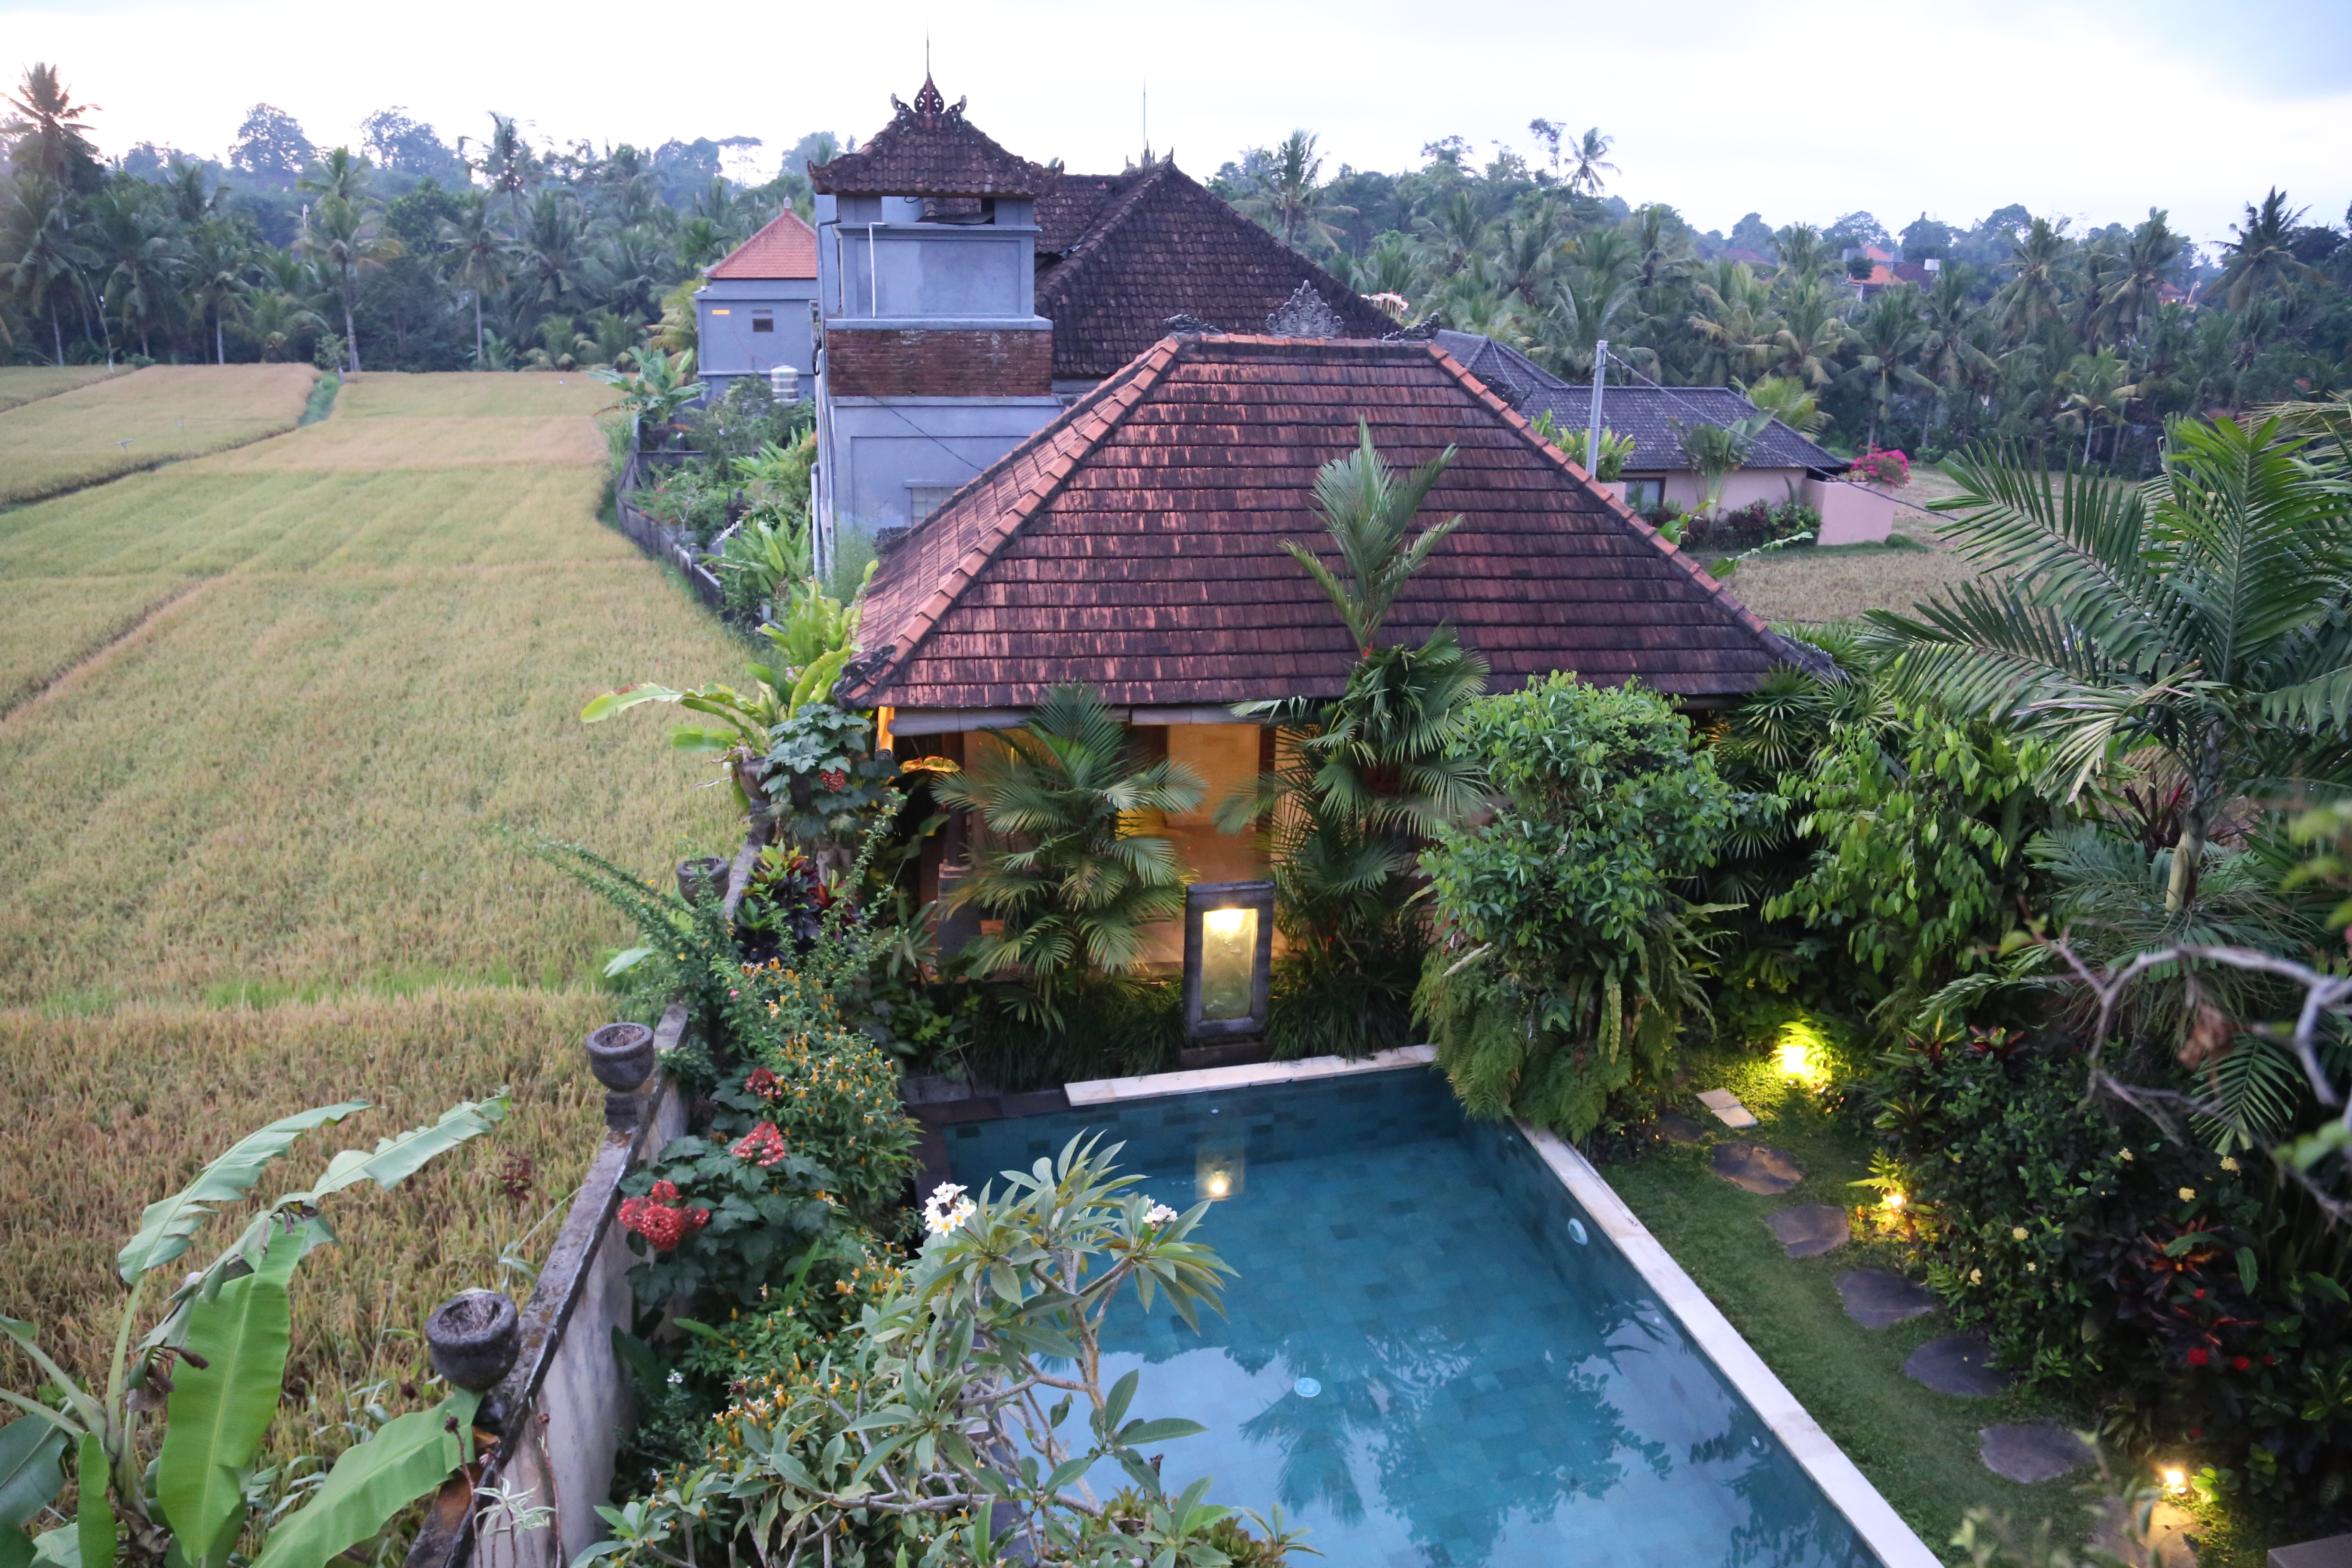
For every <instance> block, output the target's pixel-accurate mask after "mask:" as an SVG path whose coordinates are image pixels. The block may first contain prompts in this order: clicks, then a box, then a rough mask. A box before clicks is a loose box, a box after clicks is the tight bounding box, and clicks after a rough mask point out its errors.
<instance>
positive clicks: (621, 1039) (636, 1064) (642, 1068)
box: [588, 1024, 654, 1094]
mask: <svg viewBox="0 0 2352 1568" xmlns="http://www.w3.org/2000/svg"><path fill="white" fill-rule="evenodd" d="M588 1070H589V1071H591V1072H593V1073H594V1074H595V1075H596V1081H597V1082H598V1083H601V1084H603V1085H604V1087H605V1088H606V1089H614V1090H616V1091H618V1092H620V1093H622V1094H626V1093H628V1092H629V1091H630V1090H631V1089H635V1088H636V1087H637V1086H638V1085H639V1084H641V1083H643V1082H645V1081H646V1079H647V1078H649V1077H651V1076H652V1074H653V1070H654V1032H653V1031H652V1030H651V1029H649V1028H647V1027H646V1026H645V1025H643V1024H607V1025H605V1026H604V1027H603V1028H601V1029H596V1030H593V1031H592V1032H591V1033H590V1034H589V1036H588Z"/></svg>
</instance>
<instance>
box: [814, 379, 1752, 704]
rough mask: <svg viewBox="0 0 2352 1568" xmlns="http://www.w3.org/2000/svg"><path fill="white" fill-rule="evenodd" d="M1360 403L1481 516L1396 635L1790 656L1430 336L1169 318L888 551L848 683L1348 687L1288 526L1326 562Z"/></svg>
mask: <svg viewBox="0 0 2352 1568" xmlns="http://www.w3.org/2000/svg"><path fill="white" fill-rule="evenodd" d="M1359 417H1361V418H1363V419H1365V420H1367V421H1369V423H1370V428H1371V433H1372V438H1373V440H1374V441H1375V442H1376V443H1377V444H1378V445H1379V447H1380V449H1381V454H1382V455H1383V457H1385V458H1387V459H1388V460H1389V461H1390V462H1391V463H1392V464H1395V465H1398V466H1400V467H1404V466H1410V465H1413V464H1418V463H1423V462H1426V461H1428V460H1429V459H1430V458H1433V457H1435V456H1437V454H1438V453H1439V452H1440V451H1442V450H1444V448H1445V447H1447V446H1449V445H1451V446H1453V447H1456V448H1457V449H1458V450H1457V456H1456V457H1455V459H1454V464H1453V466H1452V467H1451V468H1449V469H1448V470H1447V471H1446V474H1445V476H1444V479H1441V480H1440V481H1439V483H1438V485H1437V488H1436V489H1434V490H1433V492H1432V494H1431V496H1430V498H1429V502H1428V505H1427V506H1426V508H1425V509H1424V511H1423V515H1424V516H1425V517H1426V518H1427V519H1428V520H1430V521H1436V520H1439V519H1443V518H1445V517H1447V516H1450V515H1452V514H1453V513H1454V512H1460V513H1461V514H1462V515H1463V517H1464V519H1465V521H1464V523H1463V526H1462V527H1461V528H1459V529H1458V530H1456V531H1454V534H1453V535H1452V537H1450V538H1448V539H1447V540H1446V541H1445V542H1444V544H1442V545H1441V546H1440V547H1439V548H1438V550H1437V551H1436V552H1435V553H1434V554H1433V556H1432V558H1431V560H1430V562H1429V563H1428V564H1427V565H1426V566H1425V567H1424V568H1423V570H1422V572H1421V574H1420V575H1419V576H1417V577H1416V578H1415V579H1414V580H1413V582H1412V584H1410V585H1409V586H1408V587H1407V588H1406V589H1405V591H1404V593H1403V594H1402V595H1401V596H1400V597H1399V599H1398V601H1397V604H1396V607H1395V609H1394V611H1393V612H1392V613H1391V616H1390V617H1389V621H1388V624H1387V626H1386V628H1385V629H1384V632H1383V634H1382V636H1383V640H1385V641H1388V642H1391V643H1402V642H1419V641H1420V640H1421V639H1423V637H1427V636H1428V635H1429V634H1430V633H1431V632H1432V631H1433V630H1434V629H1435V628H1436V627H1437V626H1439V625H1440V624H1441V623H1443V624H1448V625H1451V626H1453V627H1454V629H1455V631H1456V632H1457V633H1459V635H1460V636H1461V637H1462V639H1463V640H1464V641H1465V643H1467V644H1468V645H1469V646H1470V647H1474V648H1475V649H1477V650H1478V652H1479V653H1481V654H1482V655H1484V656H1485V657H1486V659H1487V661H1488V662H1489V664H1490V665H1491V666H1492V667H1493V677H1492V684H1493V686H1494V687H1495V688H1496V689H1510V688H1514V687H1517V686H1518V685H1520V684H1522V683H1523V682H1524V681H1526V680H1527V679H1528V678H1529V677H1531V676H1536V675H1539V674H1542V673H1545V672H1548V671H1551V670H1574V671H1577V672H1579V673H1580V674H1582V675H1583V676H1585V677H1586V678H1587V679H1591V680H1595V681H1599V682H1602V683H1609V684H1613V683H1617V682H1622V681H1624V680H1628V679H1640V680H1641V681H1643V683H1645V684H1647V685H1649V686H1651V687H1652V688H1654V689H1658V690H1661V691H1665V692H1670V693H1675V694H1678V695H1684V696H1709V695H1717V694H1725V693H1730V692H1737V691H1742V690H1745V689H1748V687H1750V686H1751V685H1752V684H1753V683H1754V682H1755V680H1756V679H1757V678H1758V677H1759V676H1760V675H1761V674H1763V673H1764V671H1766V670H1767V669H1769V668H1771V667H1772V666H1773V665H1774V664H1776V663H1780V662H1785V661H1787V660H1788V659H1789V658H1790V657H1791V650H1790V647H1789V645H1787V644H1785V643H1783V642H1782V641H1781V640H1780V638H1778V637H1774V636H1773V635H1772V634H1771V633H1770V632H1769V630H1767V628H1766V627H1765V626H1764V625H1763V623H1762V622H1760V621H1759V620H1758V619H1757V618H1756V616H1753V615H1752V614H1750V613H1749V612H1748V610H1747V609H1746V608H1745V607H1744V606H1743V605H1740V604H1739V602H1738V600H1736V599H1734V598H1732V597H1731V596H1730V595H1728V594H1727V593H1725V592H1724V590H1723V589H1722V587H1721V586H1720V585H1718V584H1716V583H1715V582H1714V580H1713V579H1711V578H1709V577H1708V576H1707V575H1706V573H1705V572H1704V571H1702V570H1701V569H1700V568H1699V567H1698V566H1697V564H1696V563H1694V562H1693V561H1691V560H1690V558H1688V557H1687V556H1685V555H1683V554H1682V553H1681V552H1678V551H1676V550H1675V549H1674V547H1673V546H1671V545H1669V544H1667V543H1666V542H1664V540H1663V539H1661V538H1660V537H1659V536H1658V535H1657V534H1656V533H1655V532H1654V531H1653V530H1651V529H1650V528H1649V527H1648V526H1646V525H1645V524H1643V522H1642V521H1639V520H1638V519H1636V518H1635V517H1633V514H1632V513H1630V512H1628V511H1627V510H1625V509H1624V507H1623V506H1622V503H1620V502H1618V501H1616V500H1613V499H1612V498H1611V497H1609V496H1608V495H1607V494H1605V493H1604V492H1602V491H1601V490H1599V489H1596V488H1595V487H1594V486H1592V485H1591V483H1590V482H1589V481H1588V480H1587V479H1585V477H1584V475H1583V473H1582V471H1581V470H1580V469H1579V468H1575V467H1574V466H1573V465H1571V464H1570V463H1569V461H1568V460H1567V458H1564V457H1562V456H1561V455H1560V454H1559V452H1558V451H1556V450H1555V449H1553V448H1552V447H1549V446H1546V445H1545V444H1543V443H1542V442H1539V441H1538V440H1536V439H1535V437H1533V435H1532V434H1531V433H1530V432H1529V430H1528V425H1527V422H1526V421H1525V420H1524V419H1522V418H1521V417H1520V416H1518V415H1517V414H1516V413H1514V412H1512V411H1511V409H1510V408H1509V407H1508V406H1507V405H1506V404H1504V403H1503V401H1502V400H1501V399H1500V398H1498V397H1496V395H1494V394H1493V393H1491V392H1489V391H1488V390H1486V387H1485V386H1483V385H1481V384H1479V383H1478V382H1477V381H1476V380H1475V378H1474V377H1472V376H1470V375H1469V374H1467V373H1466V372H1465V371H1464V370H1463V369H1462V367H1461V366H1460V365H1458V364H1456V363H1454V360H1453V359H1452V358H1451V357H1449V356H1448V355H1447V354H1445V353H1444V351H1442V350H1440V349H1438V348H1436V347H1435V346H1434V345H1433V344H1430V343H1425V342H1395V343H1383V342H1363V341H1357V340H1349V341H1333V342H1309V341H1304V340H1297V339H1283V338H1265V337H1242V336H1234V337H1208V336H1202V337H1169V338H1165V339H1162V340H1161V341H1160V342H1158V343H1156V344H1154V345H1153V346H1152V347H1151V348H1150V350H1148V351H1147V352H1146V353H1144V354H1143V355H1141V356H1140V357H1139V358H1138V359H1136V360H1135V361H1134V362H1132V363H1129V365H1127V366H1126V367H1125V368H1124V369H1122V370H1120V371H1119V372H1118V374H1115V375H1113V376H1112V377H1110V378H1109V379H1108V380H1107V381H1105V382H1104V383H1103V384H1101V385H1099V386H1097V388H1095V390H1094V391H1092V392H1091V393H1089V394H1088V395H1087V396H1085V397H1083V398H1081V399H1080V400H1079V401H1078V402H1077V403H1076V404H1075V405H1072V406H1071V407H1070V408H1069V409H1068V410H1067V411H1066V412H1065V413H1064V414H1063V415H1062V416H1061V417H1060V418H1058V419H1056V420H1055V421H1054V423H1052V424H1051V425H1048V426H1045V428H1044V429H1043V430H1040V431H1039V432H1037V434H1035V435H1034V436H1032V437H1029V438H1028V439H1027V440H1026V441H1024V442H1023V443H1022V444H1021V445H1020V446H1018V447H1014V448H1013V450H1012V451H1011V452H1010V453H1008V454H1006V455H1005V456H1004V457H1003V458H1000V459H999V460H998V461H997V462H996V463H994V464H993V465H992V466H991V467H990V468H987V469H986V470H985V471H984V472H982V474H981V475H980V476H979V477H978V478H976V479H972V480H971V482H970V483H969V484H967V485H965V486H964V487H963V488H962V489H960V490H958V491H957V492H956V494H955V495H954V496H953V497H951V498H950V500H948V501H947V502H946V504H944V505H943V506H941V507H940V509H939V510H937V511H935V512H933V513H932V514H931V515H930V516H929V518H928V519H926V520H925V521H923V522H921V523H919V524H918V525H917V526H916V527H915V528H913V529H912V530H910V531H908V532H907V533H906V534H904V535H902V536H900V537H899V538H898V539H897V540H896V541H894V542H891V543H890V544H889V545H887V547H886V548H885V550H884V552H883V555H882V562H881V565H880V567H879V569H878V570H877V572H876V574H875V577H874V582H873V585H872V587H871V589H870V590H869V593H868V597H867V608H866V617H865V623H864V626H865V631H864V639H863V640H864V645H865V647H866V652H865V653H864V654H863V655H861V656H860V657H859V658H858V659H857V660H856V662H854V663H853V664H851V666H850V667H849V668H848V670H847V672H846V673H845V676H844V679H843V684H842V692H843V695H844V697H845V698H846V699H847V700H849V701H852V702H854V703H856V704H857V705H858V706H861V707H864V706H870V705H889V706H893V707H899V708H944V709H959V710H970V709H979V708H1018V707H1024V706H1027V705H1029V704H1032V703H1034V702H1035V701H1036V700H1038V699H1039V698H1040V697H1041V696H1042V695H1043V694H1044V693H1045V690H1046V689H1047V688H1049V687H1051V686H1053V685H1055V684H1056V683H1059V682H1063V681H1074V680H1075V681H1085V682H1087V683H1090V684H1092V685H1093V686H1095V687H1096V688H1097V689H1099V690H1100V691H1101V693H1102V695H1103V698H1104V700H1106V701H1108V702H1111V703H1114V704H1119V705H1129V704H1134V705H1145V706H1163V705H1186V704H1222V703H1231V702H1235V701H1241V700H1248V699H1252V698H1263V697H1275V696H1283V695H1292V694H1296V695H1304V696H1309V697H1329V696H1334V695H1337V694H1338V693H1339V692H1340V691H1341V690H1342V689H1344V688H1345V686H1346V682H1347V678H1348V671H1349V667H1350V666H1351V665H1352V663H1353V662H1354V648H1353V647H1352V645H1351V643H1350V642H1349V637H1348V634H1347V631H1346V630H1345V628H1344V627H1343V626H1341V625H1340V623H1339V616H1337V614H1336V613H1335V612H1334V611H1333V609H1332V607H1331V605H1330V603H1329V601H1328V600H1327V599H1325V598H1324V596H1323V594H1322V592H1321V590H1320V589H1318V588H1317V587H1316V585H1315V584H1314V582H1313V580H1312V579H1310V578H1309V577H1308V576H1307V574H1306V573H1305V572H1303V571H1302V570H1300V569H1299V566H1298V564H1297V563H1296V562H1295V561H1293V560H1291V559H1290V558H1289V557H1288V556H1287V555H1286V554H1285V553H1284V552H1283V551H1282V542H1284V541H1285V540H1296V541H1297V542H1300V543H1303V544H1307V545H1309V546H1311V547H1312V548H1314V549H1316V550H1317V551H1318V552H1321V553H1322V554H1323V555H1324V556H1325V558H1326V559H1327V560H1334V561H1335V563H1336V557H1335V556H1334V554H1333V552H1331V551H1330V548H1329V544H1328V538H1327V536H1326V535H1325V533H1324V531H1323V528H1322V525H1321V523H1320V522H1318V521H1317V519H1316V517H1315V514H1314V513H1313V512H1312V511H1311V510H1309V509H1308V506H1307V498H1308V495H1309V492H1310V488H1311V486H1312V485H1313V482H1314V479H1315V474H1316V470H1317V468H1318V467H1319V466H1320V465H1322V464H1323V463H1326V462H1328V461H1329V460H1330V459H1332V458H1338V457H1342V456H1345V455H1346V454H1347V453H1349V452H1350V451H1352V450H1353V449H1354V448H1355V446H1356V422H1357V420H1358V418H1359Z"/></svg>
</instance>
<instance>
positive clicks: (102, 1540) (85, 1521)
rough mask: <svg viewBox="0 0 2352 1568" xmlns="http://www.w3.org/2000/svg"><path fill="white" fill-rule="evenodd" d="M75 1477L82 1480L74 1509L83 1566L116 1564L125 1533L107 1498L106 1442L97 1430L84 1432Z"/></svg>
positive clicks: (105, 1567) (94, 1567)
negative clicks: (117, 1553)
mask: <svg viewBox="0 0 2352 1568" xmlns="http://www.w3.org/2000/svg"><path fill="white" fill-rule="evenodd" d="M74 1479H77V1480H79V1482H80V1483H81V1500H80V1502H79V1504H78V1505H77V1507H76V1510H75V1513H74V1543H75V1544H76V1545H78V1546H79V1547H80V1548H81V1563H82V1568H114V1553H115V1551H116V1549H117V1548H118V1547H119V1546H120V1545H121V1541H122V1537H121V1531H119V1530H118V1529H117V1528H116V1527H115V1522H114V1507H113V1505H112V1504H111V1503H110V1502H109V1501H108V1500H107V1493H106V1485H107V1479H108V1478H107V1464H106V1445H105V1444H103V1443H101V1442H100V1441H99V1440H98V1436H97V1434H96V1433H92V1432H85V1433H83V1434H82V1435H81V1454H80V1457H79V1459H78V1460H77V1461H76V1463H75V1467H74Z"/></svg>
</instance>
